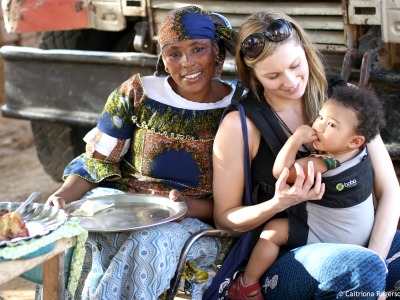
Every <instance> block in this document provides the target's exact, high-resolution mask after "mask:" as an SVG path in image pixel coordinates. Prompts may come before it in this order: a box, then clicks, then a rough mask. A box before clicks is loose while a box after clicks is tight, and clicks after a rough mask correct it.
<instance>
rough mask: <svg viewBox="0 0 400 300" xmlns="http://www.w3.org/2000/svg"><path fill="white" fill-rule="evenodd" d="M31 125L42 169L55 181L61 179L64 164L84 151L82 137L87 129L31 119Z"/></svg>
mask: <svg viewBox="0 0 400 300" xmlns="http://www.w3.org/2000/svg"><path fill="white" fill-rule="evenodd" d="M31 126H32V131H33V133H34V137H35V144H36V150H37V156H38V158H39V161H40V163H41V164H42V166H43V169H44V170H45V171H46V173H47V174H49V175H50V176H51V177H52V178H53V179H54V180H55V181H62V175H63V172H64V169H65V167H66V165H67V164H68V163H69V162H71V161H72V160H73V159H74V158H75V157H76V156H78V155H79V154H81V153H83V152H84V151H85V144H84V141H83V140H82V137H83V136H84V134H85V133H86V132H87V131H88V130H89V129H88V128H83V127H82V128H80V127H76V128H72V127H70V126H67V125H64V124H57V123H48V122H42V121H32V122H31Z"/></svg>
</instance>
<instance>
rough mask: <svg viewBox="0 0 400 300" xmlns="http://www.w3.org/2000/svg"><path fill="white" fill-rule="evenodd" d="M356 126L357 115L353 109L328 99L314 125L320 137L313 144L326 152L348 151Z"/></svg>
mask: <svg viewBox="0 0 400 300" xmlns="http://www.w3.org/2000/svg"><path fill="white" fill-rule="evenodd" d="M356 126H357V116H356V114H355V113H354V111H353V110H351V109H348V108H345V107H344V106H342V105H340V104H338V103H337V102H336V101H334V100H331V99H328V100H327V101H326V102H325V103H324V105H323V106H322V108H321V110H320V112H319V115H318V117H317V118H316V120H315V121H314V123H313V125H312V128H314V130H315V131H316V133H317V137H318V139H317V140H316V141H314V143H313V145H314V147H315V149H317V150H320V151H324V152H330V153H339V152H343V151H347V150H348V149H349V148H348V146H349V143H350V142H351V141H352V139H353V137H354V136H355V135H356V133H355V128H356Z"/></svg>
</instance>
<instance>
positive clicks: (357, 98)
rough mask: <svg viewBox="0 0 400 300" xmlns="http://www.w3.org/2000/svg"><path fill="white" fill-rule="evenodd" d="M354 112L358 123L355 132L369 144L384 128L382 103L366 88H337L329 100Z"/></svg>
mask: <svg viewBox="0 0 400 300" xmlns="http://www.w3.org/2000/svg"><path fill="white" fill-rule="evenodd" d="M329 99H330V100H333V101H335V102H337V103H338V104H340V105H343V106H344V107H346V108H349V109H351V110H353V111H354V113H355V114H356V116H357V119H358V123H357V127H356V128H355V131H356V133H357V134H358V135H362V136H364V138H365V142H366V143H369V142H370V141H371V140H372V139H373V138H374V137H375V136H377V135H378V134H379V132H380V131H381V130H382V129H383V128H384V127H385V125H386V121H385V113H384V111H383V105H382V102H381V101H380V100H379V99H378V97H377V96H376V94H375V93H374V92H373V91H372V90H370V89H367V88H364V87H358V86H351V85H350V86H348V85H346V86H338V87H336V88H334V90H333V93H332V96H331V97H330V98H329Z"/></svg>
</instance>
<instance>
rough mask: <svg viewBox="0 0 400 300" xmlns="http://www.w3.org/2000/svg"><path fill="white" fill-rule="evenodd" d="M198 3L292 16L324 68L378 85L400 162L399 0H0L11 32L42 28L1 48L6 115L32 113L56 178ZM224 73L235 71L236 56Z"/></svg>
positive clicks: (233, 14) (237, 13)
mask: <svg viewBox="0 0 400 300" xmlns="http://www.w3.org/2000/svg"><path fill="white" fill-rule="evenodd" d="M188 4H193V5H197V6H199V7H201V8H203V9H205V10H207V11H212V12H218V13H222V14H223V15H225V16H226V17H227V18H228V19H229V20H230V22H231V24H232V26H233V28H236V29H237V28H238V27H239V26H240V24H241V23H242V21H243V20H244V18H245V17H246V16H247V15H249V14H251V13H253V12H255V11H258V10H265V9H272V10H276V11H280V12H284V13H286V14H288V15H290V16H292V17H294V18H295V19H296V20H297V21H298V22H299V23H300V24H301V25H302V26H303V27H304V28H305V29H306V31H308V33H309V34H310V36H311V38H312V39H313V41H314V43H315V44H316V45H317V47H318V48H319V49H320V50H321V52H322V53H323V55H324V57H325V60H326V66H327V73H328V74H329V75H338V74H342V75H343V76H344V77H345V78H346V79H347V80H348V81H350V82H353V83H357V84H361V85H364V86H369V87H372V88H373V89H374V90H375V91H376V93H377V94H378V95H379V97H380V99H381V100H382V101H383V103H384V107H385V110H386V121H387V127H386V128H385V130H384V131H383V132H382V133H381V135H382V137H383V140H384V142H385V145H386V147H387V149H388V150H389V153H390V155H391V158H392V161H393V163H394V165H395V168H396V170H397V171H398V170H399V169H400V168H399V166H400V164H399V160H400V127H399V123H400V105H399V103H400V99H399V94H400V93H399V92H400V0H326V1H295V0H292V1H285V0H281V1H235V0H231V1H190V2H187V1H160V0H107V1H104V0H101V1H98V0H41V1H35V0H24V1H20V0H2V8H3V15H4V21H5V26H6V29H7V31H8V32H13V33H22V32H43V34H42V38H41V42H40V43H39V45H38V47H37V48H29V47H11V46H4V47H2V48H1V55H2V58H3V60H4V66H5V91H6V99H5V100H6V104H5V105H3V106H2V108H1V111H2V114H3V115H4V116H5V117H10V118H20V119H26V120H30V121H31V124H32V130H33V133H34V137H35V142H36V148H37V153H38V157H39V159H40V161H41V163H42V165H43V167H44V169H45V170H46V172H47V173H48V174H49V175H51V176H52V178H54V179H55V180H58V181H59V180H61V176H62V172H63V169H64V167H65V166H66V165H67V163H68V162H69V161H71V160H72V159H73V158H74V157H75V156H77V155H78V154H80V153H82V152H83V151H84V143H83V141H82V137H83V136H84V134H85V133H86V132H87V131H88V130H89V129H90V128H91V127H93V126H95V124H96V121H97V118H98V116H99V114H100V113H101V110H102V108H103V105H104V103H105V101H106V98H107V96H108V94H109V93H110V92H111V91H112V90H114V89H115V88H116V87H117V86H118V85H119V84H120V83H121V82H123V81H124V80H125V79H127V78H128V77H130V76H131V75H132V74H134V73H137V72H140V73H142V74H144V75H147V74H152V73H153V72H154V69H155V64H156V60H157V54H158V53H159V48H158V47H157V43H156V40H157V39H156V38H157V31H158V28H159V25H160V22H161V20H162V19H163V17H164V16H165V15H166V14H167V12H168V11H170V10H171V9H174V8H177V7H180V6H184V5H188ZM223 76H224V77H225V78H235V64H234V60H233V57H229V56H228V59H227V62H226V64H225V66H224V70H223Z"/></svg>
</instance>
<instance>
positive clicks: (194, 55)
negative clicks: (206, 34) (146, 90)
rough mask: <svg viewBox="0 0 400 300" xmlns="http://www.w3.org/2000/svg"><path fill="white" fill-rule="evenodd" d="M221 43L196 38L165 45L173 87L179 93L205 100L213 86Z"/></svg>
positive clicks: (165, 60) (166, 65)
mask: <svg viewBox="0 0 400 300" xmlns="http://www.w3.org/2000/svg"><path fill="white" fill-rule="evenodd" d="M217 54H218V46H216V44H215V43H213V41H211V40H207V39H194V40H187V41H182V42H178V43H174V44H169V45H166V46H165V47H164V48H163V50H162V55H163V59H164V64H165V67H166V69H167V70H168V72H169V73H170V75H171V77H172V79H173V81H174V82H171V86H172V88H173V89H174V91H175V92H176V93H177V94H179V95H180V96H182V97H184V98H186V99H189V100H192V101H204V100H205V99H202V97H203V95H207V93H208V92H209V91H210V89H211V79H212V77H213V75H214V70H215V58H216V56H217Z"/></svg>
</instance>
